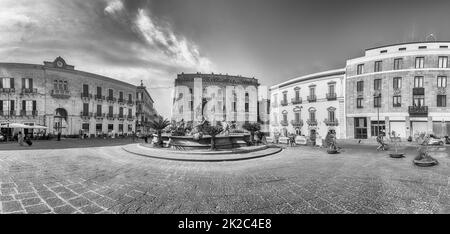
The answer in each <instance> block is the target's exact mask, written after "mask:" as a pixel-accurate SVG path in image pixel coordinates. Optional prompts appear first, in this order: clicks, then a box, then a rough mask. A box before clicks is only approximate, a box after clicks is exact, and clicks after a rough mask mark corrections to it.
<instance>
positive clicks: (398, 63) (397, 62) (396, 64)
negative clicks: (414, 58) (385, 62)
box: [394, 58, 403, 70]
mask: <svg viewBox="0 0 450 234" xmlns="http://www.w3.org/2000/svg"><path fill="white" fill-rule="evenodd" d="M402 67H403V59H401V58H397V59H394V70H400V69H402Z"/></svg>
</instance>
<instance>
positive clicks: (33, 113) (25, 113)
mask: <svg viewBox="0 0 450 234" xmlns="http://www.w3.org/2000/svg"><path fill="white" fill-rule="evenodd" d="M20 115H21V116H37V115H38V111H37V110H32V111H27V110H20Z"/></svg>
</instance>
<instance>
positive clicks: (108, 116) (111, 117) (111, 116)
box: [106, 113, 116, 120]
mask: <svg viewBox="0 0 450 234" xmlns="http://www.w3.org/2000/svg"><path fill="white" fill-rule="evenodd" d="M115 117H116V116H115V115H114V114H111V113H109V114H107V115H106V119H108V120H114V118H115Z"/></svg>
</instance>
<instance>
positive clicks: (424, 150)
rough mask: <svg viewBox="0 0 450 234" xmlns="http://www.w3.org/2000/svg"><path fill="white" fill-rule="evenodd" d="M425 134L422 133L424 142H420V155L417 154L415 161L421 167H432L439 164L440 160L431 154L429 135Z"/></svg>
mask: <svg viewBox="0 0 450 234" xmlns="http://www.w3.org/2000/svg"><path fill="white" fill-rule="evenodd" d="M424 135H425V134H421V136H419V138H421V141H420V142H422V143H421V144H419V149H418V151H419V155H417V156H416V157H415V158H414V160H413V162H414V164H416V165H417V166H420V167H431V166H435V165H437V164H438V161H437V160H436V159H435V158H433V157H431V156H430V153H429V149H428V142H429V136H424Z"/></svg>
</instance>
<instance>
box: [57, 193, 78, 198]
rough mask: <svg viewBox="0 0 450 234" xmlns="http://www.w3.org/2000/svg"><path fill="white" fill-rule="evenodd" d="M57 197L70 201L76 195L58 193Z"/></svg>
mask: <svg viewBox="0 0 450 234" xmlns="http://www.w3.org/2000/svg"><path fill="white" fill-rule="evenodd" d="M58 195H59V196H60V197H62V198H63V199H65V200H69V199H72V198H75V197H77V196H78V195H77V194H76V193H73V192H65V193H60V194H58Z"/></svg>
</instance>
